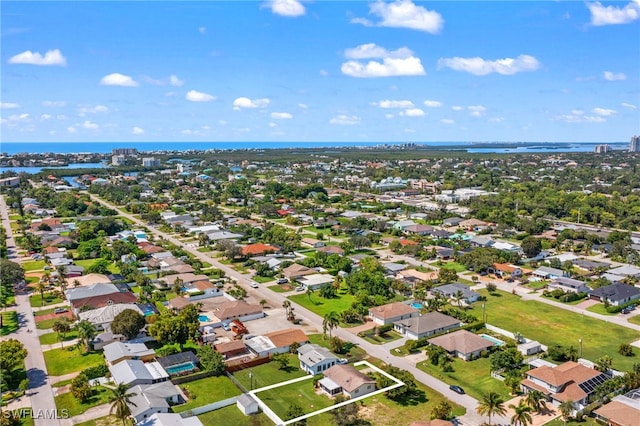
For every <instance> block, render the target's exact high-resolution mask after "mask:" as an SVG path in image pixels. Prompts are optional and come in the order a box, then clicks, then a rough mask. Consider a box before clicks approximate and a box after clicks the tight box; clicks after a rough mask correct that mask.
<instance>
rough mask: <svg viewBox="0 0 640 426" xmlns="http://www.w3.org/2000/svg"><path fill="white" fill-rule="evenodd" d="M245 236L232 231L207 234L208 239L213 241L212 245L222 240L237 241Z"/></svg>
mask: <svg viewBox="0 0 640 426" xmlns="http://www.w3.org/2000/svg"><path fill="white" fill-rule="evenodd" d="M243 236H244V235H243V234H238V233H236V232H231V231H216V232H211V233H209V234H207V238H209V241H211V242H212V243H213V242H216V241H220V240H237V239H238V238H242V237H243Z"/></svg>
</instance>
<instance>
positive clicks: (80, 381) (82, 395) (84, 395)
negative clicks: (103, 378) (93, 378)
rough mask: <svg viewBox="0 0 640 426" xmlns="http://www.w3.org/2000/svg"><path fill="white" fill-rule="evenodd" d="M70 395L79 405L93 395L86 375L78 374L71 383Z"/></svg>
mask: <svg viewBox="0 0 640 426" xmlns="http://www.w3.org/2000/svg"><path fill="white" fill-rule="evenodd" d="M71 394H72V395H73V397H74V398H75V399H77V400H78V402H80V403H81V404H84V403H86V402H87V401H88V400H89V398H91V396H92V395H93V389H91V386H89V379H88V378H87V375H86V374H83V373H80V374H78V375H77V376H76V377H75V378H74V379H73V380H72V381H71Z"/></svg>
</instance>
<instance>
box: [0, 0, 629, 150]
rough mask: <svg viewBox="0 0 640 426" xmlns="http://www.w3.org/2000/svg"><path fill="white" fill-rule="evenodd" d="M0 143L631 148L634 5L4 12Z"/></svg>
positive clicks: (278, 5)
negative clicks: (623, 144) (616, 144)
mask: <svg viewBox="0 0 640 426" xmlns="http://www.w3.org/2000/svg"><path fill="white" fill-rule="evenodd" d="M1 14H2V17H1V26H0V28H2V30H1V38H0V41H1V56H0V60H1V64H2V65H1V68H0V72H1V83H2V89H1V92H0V93H1V98H0V106H1V107H2V108H1V109H0V113H1V115H2V122H1V124H0V125H1V127H0V130H1V132H2V134H1V136H2V140H4V141H7V142H22V141H24V142H29V141H36V142H46V141H56V142H65V141H69V142H90V141H354V142H358V141H381V142H398V141H399V142H403V141H412V142H422V141H424V142H428V141H577V142H580V141H585V142H600V141H602V142H607V141H627V140H629V138H630V137H631V136H632V135H633V134H638V133H640V112H639V110H638V108H640V0H634V1H621V2H579V1H564V2H563V1H554V2H545V1H534V2H526V1H510V2H509V1H494V2H485V1H473V2H460V1H448V2H412V1H410V0H396V1H393V2H389V1H387V2H383V1H371V2H367V1H350V2H340V1H313V2H312V1H296V0H274V1H262V2H253V1H242V2H231V1H229V2H218V1H212V2H198V1H197V2H188V3H187V2H171V1H158V2H139V3H131V2H124V1H116V2H98V1H96V2H54V1H48V2H2V8H1Z"/></svg>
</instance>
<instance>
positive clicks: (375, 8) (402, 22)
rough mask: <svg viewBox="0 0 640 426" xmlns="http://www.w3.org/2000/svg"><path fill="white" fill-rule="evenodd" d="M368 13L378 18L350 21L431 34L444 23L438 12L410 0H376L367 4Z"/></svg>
mask: <svg viewBox="0 0 640 426" xmlns="http://www.w3.org/2000/svg"><path fill="white" fill-rule="evenodd" d="M369 15H374V16H376V17H377V18H379V19H380V20H379V21H378V22H372V21H371V20H369V19H367V18H354V19H352V20H351V23H353V24H362V25H365V26H367V27H373V26H376V27H392V28H409V29H412V30H418V31H424V32H428V33H431V34H437V33H439V32H440V30H441V29H442V27H443V25H444V19H442V16H441V15H440V14H439V13H438V12H436V11H433V10H427V9H425V8H424V7H423V6H416V5H415V4H414V3H413V2H412V1H411V0H396V1H394V2H391V3H385V2H383V1H381V0H378V1H376V2H375V3H371V4H369Z"/></svg>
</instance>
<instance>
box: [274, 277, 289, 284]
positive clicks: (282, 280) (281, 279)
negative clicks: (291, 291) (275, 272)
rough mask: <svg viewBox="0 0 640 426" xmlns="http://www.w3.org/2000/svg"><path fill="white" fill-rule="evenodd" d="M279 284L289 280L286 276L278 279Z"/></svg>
mask: <svg viewBox="0 0 640 426" xmlns="http://www.w3.org/2000/svg"><path fill="white" fill-rule="evenodd" d="M276 282H277V283H278V284H286V283H288V282H289V280H288V279H286V278H280V279H279V280H278V281H276Z"/></svg>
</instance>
